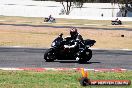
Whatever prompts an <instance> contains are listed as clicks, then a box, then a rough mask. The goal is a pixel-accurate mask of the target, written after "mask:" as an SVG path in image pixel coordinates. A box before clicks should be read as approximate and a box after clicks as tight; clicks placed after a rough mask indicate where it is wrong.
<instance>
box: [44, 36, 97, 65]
mask: <svg viewBox="0 0 132 88" xmlns="http://www.w3.org/2000/svg"><path fill="white" fill-rule="evenodd" d="M62 35H63V34H60V35H59V36H58V37H57V38H56V39H55V40H54V41H53V42H52V44H51V48H50V49H47V50H46V52H45V54H44V59H45V61H46V62H53V61H54V60H77V61H78V62H79V63H85V62H87V61H89V60H90V59H91V58H92V50H91V49H89V47H91V46H93V45H94V43H95V42H96V41H95V40H90V39H87V40H83V42H82V41H80V42H79V44H80V45H82V47H81V48H79V46H77V47H75V48H71V49H69V48H65V47H64V45H69V44H72V43H74V41H73V40H71V39H70V37H66V38H64V39H63V38H62ZM77 57H79V59H77Z"/></svg>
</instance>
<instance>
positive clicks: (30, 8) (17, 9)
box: [0, 0, 132, 19]
mask: <svg viewBox="0 0 132 88" xmlns="http://www.w3.org/2000/svg"><path fill="white" fill-rule="evenodd" d="M113 8H114V9H113ZM61 9H63V7H62V5H61V4H60V3H59V2H51V1H32V0H0V15H6V16H25V17H46V16H49V15H50V14H51V15H53V16H54V17H62V18H63V17H64V18H80V19H90V18H91V19H111V18H113V17H116V16H117V13H118V12H119V8H118V5H112V4H111V3H85V4H84V5H83V8H73V9H72V11H71V13H70V15H69V16H66V15H59V13H60V12H61ZM102 13H103V17H102V16H101V14H102ZM127 15H128V16H130V19H131V17H132V13H130V12H128V14H127ZM114 19H115V18H114ZM123 19H124V18H123ZM125 19H128V18H125Z"/></svg>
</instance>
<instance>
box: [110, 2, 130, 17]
mask: <svg viewBox="0 0 132 88" xmlns="http://www.w3.org/2000/svg"><path fill="white" fill-rule="evenodd" d="M111 3H112V4H118V6H119V8H120V11H121V12H124V15H122V16H123V17H126V14H127V12H128V11H131V12H132V0H111Z"/></svg>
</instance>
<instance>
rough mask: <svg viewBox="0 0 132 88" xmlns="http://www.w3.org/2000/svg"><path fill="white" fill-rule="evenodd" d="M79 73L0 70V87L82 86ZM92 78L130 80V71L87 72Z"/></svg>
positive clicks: (71, 87)
mask: <svg viewBox="0 0 132 88" xmlns="http://www.w3.org/2000/svg"><path fill="white" fill-rule="evenodd" d="M80 77H81V73H80V72H77V71H44V72H33V71H0V88H83V87H82V86H81V85H80V83H79V81H78V79H79V78H80ZM89 77H90V79H92V80H94V79H95V80H96V79H119V80H131V81H132V71H127V72H122V73H115V72H101V73H95V72H93V71H90V72H89ZM86 88H132V85H130V86H87V87H86Z"/></svg>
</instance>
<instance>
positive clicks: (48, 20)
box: [44, 18, 56, 22]
mask: <svg viewBox="0 0 132 88" xmlns="http://www.w3.org/2000/svg"><path fill="white" fill-rule="evenodd" d="M44 22H56V20H55V18H52V19H49V18H44Z"/></svg>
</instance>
